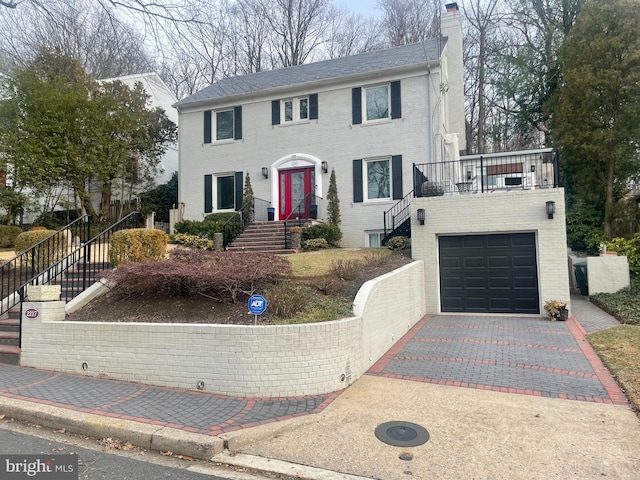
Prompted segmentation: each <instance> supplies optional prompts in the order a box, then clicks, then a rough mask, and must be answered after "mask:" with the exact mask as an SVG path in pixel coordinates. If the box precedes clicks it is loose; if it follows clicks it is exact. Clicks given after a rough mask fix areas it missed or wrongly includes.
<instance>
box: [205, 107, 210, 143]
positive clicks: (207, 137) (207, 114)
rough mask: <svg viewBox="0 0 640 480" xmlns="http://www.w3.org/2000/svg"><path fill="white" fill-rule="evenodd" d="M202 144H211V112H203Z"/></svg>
mask: <svg viewBox="0 0 640 480" xmlns="http://www.w3.org/2000/svg"><path fill="white" fill-rule="evenodd" d="M204 143H211V110H205V111H204Z"/></svg>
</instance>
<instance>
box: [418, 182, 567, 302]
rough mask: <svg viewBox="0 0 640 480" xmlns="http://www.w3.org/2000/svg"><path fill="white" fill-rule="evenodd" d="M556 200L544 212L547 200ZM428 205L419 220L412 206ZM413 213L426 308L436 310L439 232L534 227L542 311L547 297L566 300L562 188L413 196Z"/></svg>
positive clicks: (474, 232)
mask: <svg viewBox="0 0 640 480" xmlns="http://www.w3.org/2000/svg"><path fill="white" fill-rule="evenodd" d="M549 200H552V201H555V203H556V205H555V212H556V213H555V215H554V218H553V219H552V220H550V219H548V218H547V214H546V209H545V204H546V202H547V201H549ZM418 208H424V209H425V211H426V222H425V225H418V224H417V221H416V209H418ZM411 209H412V214H411V221H412V225H411V245H412V255H413V258H415V259H417V260H424V266H425V288H426V296H427V313H438V312H440V298H439V293H438V292H439V291H440V285H439V268H438V235H445V234H446V235H450V234H460V235H466V234H489V233H515V232H534V233H535V234H536V241H537V256H538V282H539V287H540V311H541V312H542V313H544V310H543V309H542V307H543V305H544V302H545V301H547V300H550V299H556V300H564V301H566V302H567V303H569V300H570V299H569V273H568V268H567V240H566V218H565V201H564V189H562V188H555V189H539V190H514V191H510V192H495V193H487V194H466V195H445V196H441V197H427V198H416V199H414V201H413V203H412V205H411Z"/></svg>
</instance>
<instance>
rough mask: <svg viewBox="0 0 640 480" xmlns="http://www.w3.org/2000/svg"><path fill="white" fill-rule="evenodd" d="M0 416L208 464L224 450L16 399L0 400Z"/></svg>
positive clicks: (199, 439)
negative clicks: (120, 442) (114, 439)
mask: <svg viewBox="0 0 640 480" xmlns="http://www.w3.org/2000/svg"><path fill="white" fill-rule="evenodd" d="M0 413H2V414H4V415H5V416H6V417H8V418H13V419H15V420H21V421H26V422H31V423H36V424H38V425H42V426H43V427H46V428H51V429H65V431H67V432H70V433H77V434H81V435H87V436H89V437H94V438H96V439H99V438H106V437H112V438H116V439H118V440H122V441H126V442H131V443H132V444H133V445H136V446H138V447H142V448H146V449H149V450H155V451H170V452H172V453H173V454H177V455H185V456H189V457H193V458H197V459H199V460H206V461H209V460H211V457H213V456H214V455H216V454H219V453H220V452H222V451H223V449H224V441H223V440H222V439H221V438H219V437H216V436H209V435H202V434H199V433H190V432H185V431H183V430H178V429H175V428H169V427H163V426H161V425H151V424H146V423H141V422H134V421H131V420H122V419H118V418H109V417H104V416H100V415H92V414H89V413H82V412H76V411H74V410H67V409H64V408H59V407H52V406H50V405H43V404H40V403H38V404H34V403H30V402H26V401H23V400H16V399H13V398H6V397H0Z"/></svg>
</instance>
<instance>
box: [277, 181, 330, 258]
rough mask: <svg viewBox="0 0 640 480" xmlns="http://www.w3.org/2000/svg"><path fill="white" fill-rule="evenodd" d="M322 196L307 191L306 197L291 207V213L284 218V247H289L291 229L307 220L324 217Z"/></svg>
mask: <svg viewBox="0 0 640 480" xmlns="http://www.w3.org/2000/svg"><path fill="white" fill-rule="evenodd" d="M322 200H323V199H322V197H319V196H317V195H314V194H313V193H307V194H306V195H305V196H304V198H303V199H302V200H301V201H300V202H299V203H298V204H297V205H296V206H294V207H293V208H292V209H291V213H289V215H287V217H286V218H285V219H284V248H289V247H290V246H291V245H290V244H291V239H290V238H289V229H290V228H291V227H300V226H302V225H304V224H305V223H306V222H307V221H309V220H310V219H311V220H320V219H322V212H323V210H322Z"/></svg>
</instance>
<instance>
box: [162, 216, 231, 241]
mask: <svg viewBox="0 0 640 480" xmlns="http://www.w3.org/2000/svg"><path fill="white" fill-rule="evenodd" d="M234 216H236V214H235V213H234V212H228V213H212V214H210V215H207V216H206V217H204V220H203V221H201V222H200V221H196V220H183V221H181V222H178V223H176V224H175V226H174V231H175V232H176V233H184V234H187V235H196V236H199V237H206V238H208V239H209V240H213V234H214V233H223V231H224V225H225V223H227V221H229V219H230V218H232V217H234ZM230 224H231V225H230V227H231V230H233V232H232V233H233V236H235V235H237V233H239V232H240V230H241V224H240V220H239V219H238V222H230Z"/></svg>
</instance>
